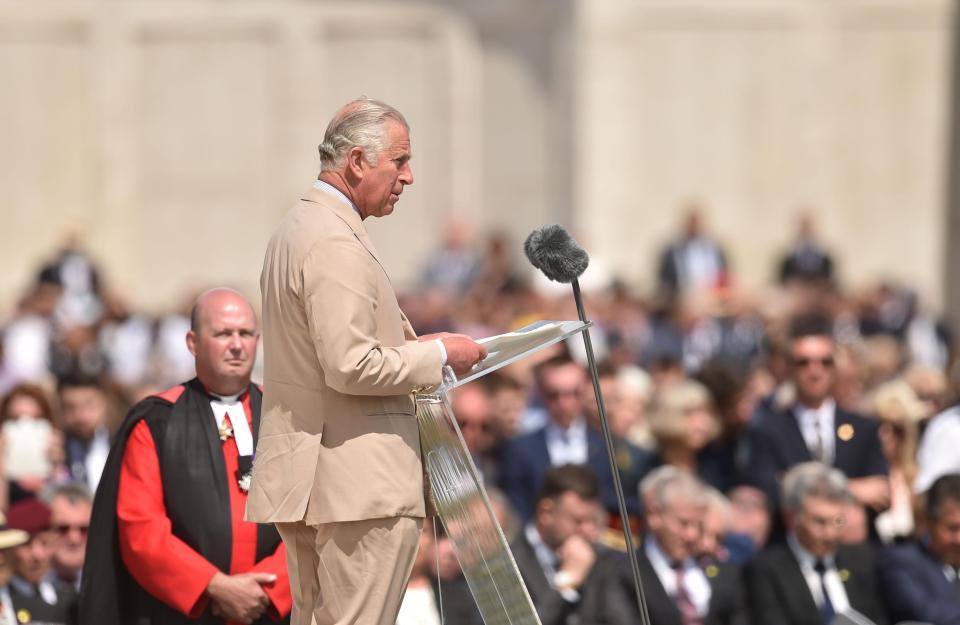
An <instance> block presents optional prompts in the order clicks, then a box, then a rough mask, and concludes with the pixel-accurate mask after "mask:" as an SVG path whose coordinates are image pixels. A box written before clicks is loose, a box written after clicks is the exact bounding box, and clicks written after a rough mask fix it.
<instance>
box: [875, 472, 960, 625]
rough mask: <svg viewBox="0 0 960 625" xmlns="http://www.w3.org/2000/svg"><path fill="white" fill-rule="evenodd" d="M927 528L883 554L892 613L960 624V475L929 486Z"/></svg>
mask: <svg viewBox="0 0 960 625" xmlns="http://www.w3.org/2000/svg"><path fill="white" fill-rule="evenodd" d="M926 500H927V501H926V521H927V528H928V529H927V533H926V535H925V536H924V537H923V539H922V540H921V541H920V542H916V543H905V544H901V545H897V546H895V547H889V548H888V549H887V550H886V551H885V552H884V553H883V554H882V555H881V557H880V580H881V584H882V590H883V596H884V597H885V598H886V600H887V605H889V607H890V612H891V615H892V616H893V617H894V618H896V619H900V620H911V621H923V622H927V623H932V624H933V625H958V624H960V474H956V473H954V474H951V475H944V476H943V477H940V478H938V479H937V481H936V482H934V483H933V486H931V487H930V490H929V491H927V497H926Z"/></svg>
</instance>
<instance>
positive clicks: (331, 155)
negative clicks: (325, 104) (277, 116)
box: [319, 96, 410, 171]
mask: <svg viewBox="0 0 960 625" xmlns="http://www.w3.org/2000/svg"><path fill="white" fill-rule="evenodd" d="M388 120H392V121H395V122H397V123H398V124H400V125H402V126H403V127H404V128H406V129H407V130H409V129H410V126H409V125H408V124H407V120H406V119H404V117H403V115H402V114H401V113H400V111H398V110H397V109H395V108H393V107H392V106H390V105H389V104H384V103H383V102H380V101H378V100H373V99H371V98H368V97H366V96H364V97H362V98H360V99H357V100H354V101H352V102H349V103H348V104H346V105H345V106H344V107H343V108H341V109H340V110H339V111H337V113H336V114H335V115H334V116H333V119H331V120H330V124H329V125H328V126H327V131H326V132H325V133H323V143H321V144H320V148H319V149H320V171H331V170H335V169H339V168H341V167H343V164H344V159H345V158H346V156H347V154H348V153H349V152H350V150H352V149H353V148H354V147H359V148H360V149H362V150H363V158H364V160H366V161H367V164H368V165H370V166H371V167H373V166H374V165H376V164H377V162H378V161H379V159H380V153H381V152H383V151H384V150H385V149H386V148H387V147H388V146H387V132H386V122H387V121H388Z"/></svg>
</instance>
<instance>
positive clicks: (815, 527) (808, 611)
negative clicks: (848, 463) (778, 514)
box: [746, 462, 887, 625]
mask: <svg viewBox="0 0 960 625" xmlns="http://www.w3.org/2000/svg"><path fill="white" fill-rule="evenodd" d="M849 498H850V495H849V491H848V490H847V479H846V478H845V477H844V476H843V474H842V473H840V472H839V471H838V470H836V469H832V468H830V467H827V466H826V465H824V464H822V463H819V462H807V463H803V464H799V465H797V466H795V467H794V468H792V469H791V470H790V471H788V472H787V474H786V475H785V476H784V478H783V493H782V506H783V514H784V520H785V523H786V527H787V541H786V542H787V544H785V545H773V546H771V547H770V548H768V549H767V550H766V551H764V552H763V553H761V554H760V555H759V556H757V558H756V559H755V560H754V561H753V562H751V563H750V565H749V566H748V569H747V575H746V577H747V585H748V593H747V594H748V596H749V597H750V610H751V613H752V620H753V622H754V623H778V624H780V625H830V623H832V622H833V619H834V618H835V617H836V615H837V614H840V613H843V612H847V611H849V610H850V609H853V610H856V611H857V612H859V613H861V614H863V615H864V616H866V617H867V618H869V619H870V620H872V621H873V622H874V623H877V625H883V624H884V623H886V622H887V615H886V612H885V608H884V606H883V603H882V602H881V598H880V593H879V588H878V580H877V576H878V573H877V566H876V562H875V558H874V555H873V552H872V549H871V548H870V547H869V546H868V545H857V546H852V545H840V544H839V541H840V536H841V533H842V530H843V525H844V507H845V506H846V504H847V502H848V501H849Z"/></svg>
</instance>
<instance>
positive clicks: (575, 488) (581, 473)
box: [511, 465, 635, 625]
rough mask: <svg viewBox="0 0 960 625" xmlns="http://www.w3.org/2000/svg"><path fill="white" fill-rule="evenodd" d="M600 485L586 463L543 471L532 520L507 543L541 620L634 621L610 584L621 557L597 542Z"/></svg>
mask: <svg viewBox="0 0 960 625" xmlns="http://www.w3.org/2000/svg"><path fill="white" fill-rule="evenodd" d="M599 512H600V487H599V484H598V483H597V477H596V475H595V474H594V473H593V471H591V470H590V468H589V467H584V466H579V465H564V466H559V467H554V468H552V469H550V470H549V471H547V473H546V475H545V476H544V479H543V485H542V487H541V489H540V494H539V495H538V497H537V500H536V508H535V514H534V517H533V520H532V521H531V522H530V523H528V524H527V525H526V527H525V528H524V529H523V531H522V532H521V533H520V534H519V535H518V536H517V538H516V539H515V540H514V541H513V543H512V545H511V550H512V551H513V557H514V559H515V560H516V563H517V568H519V569H520V574H521V575H522V576H523V580H524V582H525V583H526V585H527V591H528V592H529V593H530V598H531V599H532V600H533V604H534V606H535V607H536V610H537V614H538V615H539V616H540V621H541V622H542V623H543V625H575V624H576V623H609V624H611V625H620V624H622V625H628V624H631V625H632V624H633V623H635V620H633V613H632V611H631V609H630V607H629V606H630V602H631V600H632V596H633V595H632V593H631V594H630V595H629V596H628V595H626V594H624V592H623V589H622V588H621V586H620V585H619V584H616V583H615V580H616V575H617V570H618V568H619V564H620V562H622V556H621V555H620V554H618V553H617V552H614V551H609V550H606V549H603V548H602V547H598V546H597V539H598V537H599V526H598V523H597V520H598V516H599Z"/></svg>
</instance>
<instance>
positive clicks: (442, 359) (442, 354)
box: [433, 339, 447, 367]
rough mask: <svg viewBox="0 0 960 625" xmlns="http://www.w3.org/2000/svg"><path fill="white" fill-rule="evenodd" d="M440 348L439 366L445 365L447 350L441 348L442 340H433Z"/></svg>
mask: <svg viewBox="0 0 960 625" xmlns="http://www.w3.org/2000/svg"><path fill="white" fill-rule="evenodd" d="M433 340H434V341H436V342H437V345H438V346H439V347H440V366H441V367H442V366H444V365H445V364H447V348H446V347H444V346H443V339H433Z"/></svg>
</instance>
